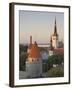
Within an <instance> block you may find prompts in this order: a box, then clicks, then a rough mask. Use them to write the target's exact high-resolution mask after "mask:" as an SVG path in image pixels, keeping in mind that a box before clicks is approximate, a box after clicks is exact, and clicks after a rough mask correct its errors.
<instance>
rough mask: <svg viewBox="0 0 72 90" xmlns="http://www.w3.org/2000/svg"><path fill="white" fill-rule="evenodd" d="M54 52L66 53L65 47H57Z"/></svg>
mask: <svg viewBox="0 0 72 90" xmlns="http://www.w3.org/2000/svg"><path fill="white" fill-rule="evenodd" d="M53 51H54V54H64V48H57V49H54V50H53Z"/></svg>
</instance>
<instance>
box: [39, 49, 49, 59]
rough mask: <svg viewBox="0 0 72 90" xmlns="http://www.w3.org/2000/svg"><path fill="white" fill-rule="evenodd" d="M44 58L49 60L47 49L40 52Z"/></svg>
mask: <svg viewBox="0 0 72 90" xmlns="http://www.w3.org/2000/svg"><path fill="white" fill-rule="evenodd" d="M40 54H41V58H42V60H48V56H49V55H48V52H47V51H46V50H43V51H41V52H40Z"/></svg>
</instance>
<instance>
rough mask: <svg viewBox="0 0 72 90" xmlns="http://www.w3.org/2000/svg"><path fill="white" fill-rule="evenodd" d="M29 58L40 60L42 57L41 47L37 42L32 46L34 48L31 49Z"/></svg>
mask: <svg viewBox="0 0 72 90" xmlns="http://www.w3.org/2000/svg"><path fill="white" fill-rule="evenodd" d="M28 57H30V58H39V57H40V50H39V47H38V45H37V43H36V42H35V43H34V44H32V47H31V50H30V52H29V56H28Z"/></svg>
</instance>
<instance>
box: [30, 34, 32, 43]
mask: <svg viewBox="0 0 72 90" xmlns="http://www.w3.org/2000/svg"><path fill="white" fill-rule="evenodd" d="M30 44H32V36H30Z"/></svg>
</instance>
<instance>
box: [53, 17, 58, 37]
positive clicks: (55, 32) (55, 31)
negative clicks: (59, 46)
mask: <svg viewBox="0 0 72 90" xmlns="http://www.w3.org/2000/svg"><path fill="white" fill-rule="evenodd" d="M54 35H55V36H57V35H58V34H57V26H56V18H55V27H54Z"/></svg>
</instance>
